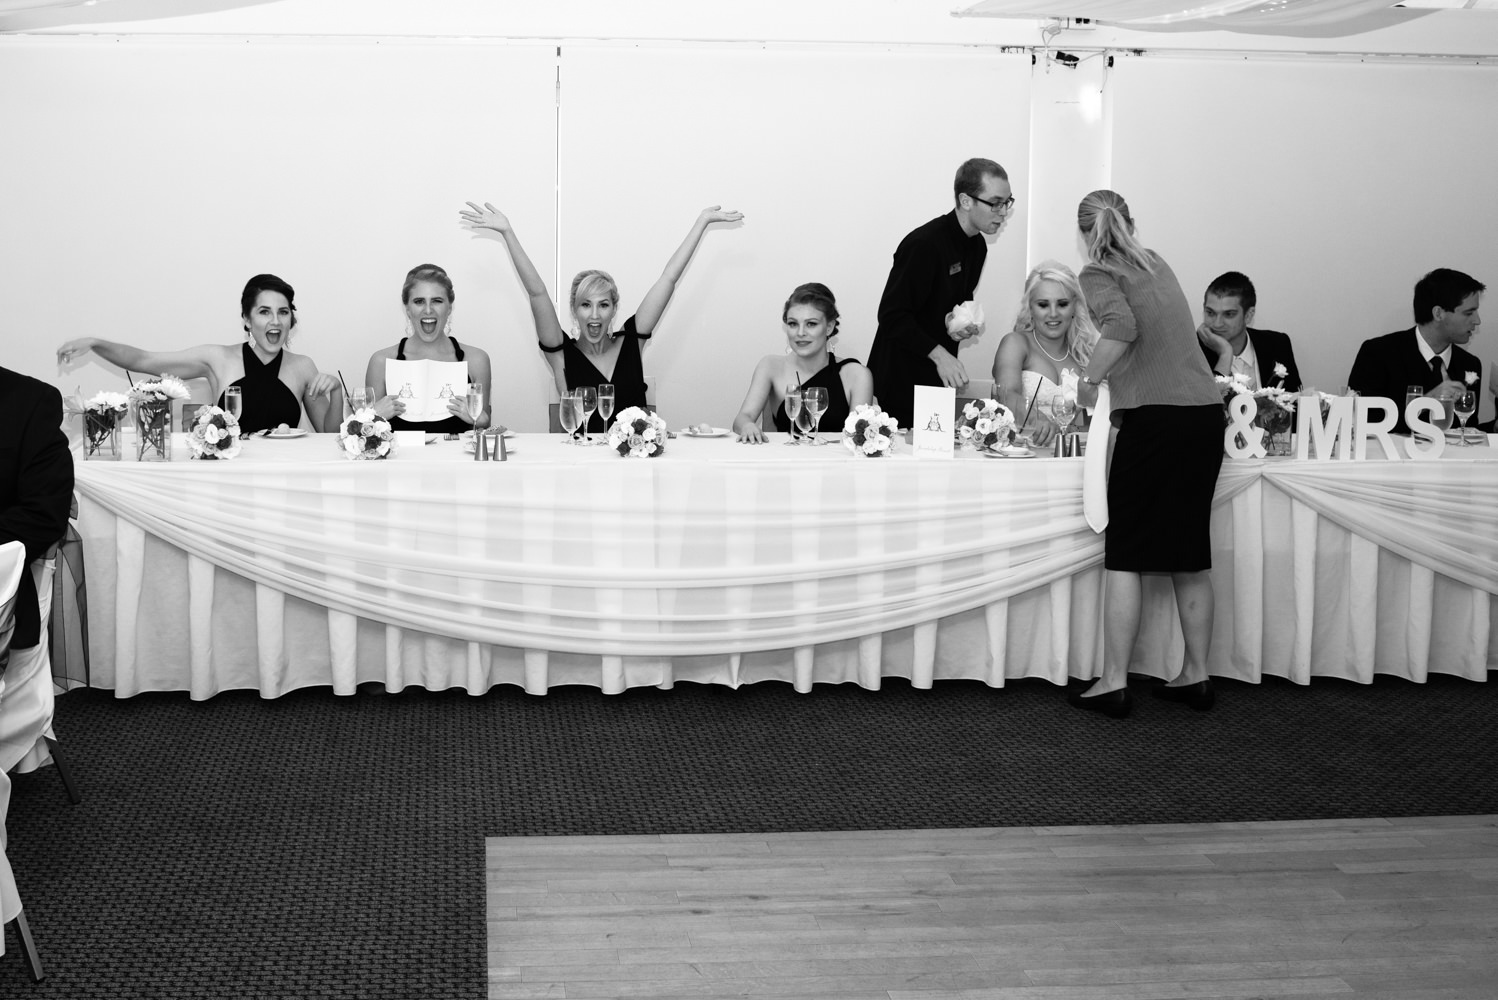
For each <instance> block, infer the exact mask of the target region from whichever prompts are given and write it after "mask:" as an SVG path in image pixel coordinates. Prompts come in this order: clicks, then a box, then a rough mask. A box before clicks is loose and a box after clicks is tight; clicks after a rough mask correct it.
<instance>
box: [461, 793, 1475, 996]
mask: <svg viewBox="0 0 1498 1000" xmlns="http://www.w3.org/2000/svg"><path fill="white" fill-rule="evenodd" d="M486 853H487V868H488V871H487V879H488V893H487V896H488V918H489V963H488V964H489V996H490V997H491V998H496V1000H497V998H506V1000H521V998H533V997H534V998H540V997H563V998H572V997H682V998H685V997H759V996H763V997H775V998H777V1000H796V998H810V997H817V998H837V1000H855V998H869V1000H874V998H877V1000H988V998H993V1000H1000V998H1002V1000H1103V998H1118V997H1123V998H1131V1000H1144V998H1172V997H1192V998H1201V997H1244V998H1261V1000H1268V998H1274V997H1300V996H1310V995H1320V994H1330V995H1337V996H1348V997H1358V998H1381V1000H1385V998H1386V1000H1393V998H1396V997H1397V998H1399V1000H1436V998H1440V1000H1455V998H1467V997H1470V998H1474V1000H1475V998H1479V997H1481V998H1492V997H1494V996H1495V995H1498V986H1495V985H1494V984H1495V983H1498V940H1495V938H1498V817H1493V816H1462V817H1451V818H1439V819H1360V820H1328V821H1305V822H1281V823H1225V824H1184V825H1166V826H1119V827H1033V828H1031V827H1027V828H1014V829H980V830H915V831H904V830H902V831H879V832H841V833H776V834H750V833H744V834H725V835H700V836H692V835H686V836H628V837H516V838H493V839H490V840H489V841H488V842H487V852H486Z"/></svg>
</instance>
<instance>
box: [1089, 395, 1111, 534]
mask: <svg viewBox="0 0 1498 1000" xmlns="http://www.w3.org/2000/svg"><path fill="white" fill-rule="evenodd" d="M1110 409H1111V408H1110V406H1109V403H1108V386H1107V385H1106V384H1104V385H1100V386H1098V390H1097V402H1096V403H1095V404H1093V407H1092V423H1091V424H1089V425H1088V427H1087V454H1086V455H1084V456H1082V463H1083V464H1082V515H1083V516H1084V517H1086V518H1087V526H1088V527H1089V528H1091V529H1092V530H1093V531H1095V532H1097V533H1098V534H1102V533H1103V529H1104V528H1106V527H1108V433H1109V431H1110V430H1111V429H1112V420H1110V419H1109V417H1110Z"/></svg>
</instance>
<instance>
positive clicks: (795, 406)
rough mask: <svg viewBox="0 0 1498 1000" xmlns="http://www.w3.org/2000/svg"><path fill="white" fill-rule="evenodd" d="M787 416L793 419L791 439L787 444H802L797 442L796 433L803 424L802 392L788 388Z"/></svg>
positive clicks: (786, 396)
mask: <svg viewBox="0 0 1498 1000" xmlns="http://www.w3.org/2000/svg"><path fill="white" fill-rule="evenodd" d="M785 415H786V416H787V417H790V418H791V438H790V440H789V441H787V442H786V444H800V443H801V442H800V441H797V440H796V431H797V430H798V429H799V427H800V424H801V390H800V389H799V388H797V389H791V388H787V389H786V390H785Z"/></svg>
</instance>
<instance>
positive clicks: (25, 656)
mask: <svg viewBox="0 0 1498 1000" xmlns="http://www.w3.org/2000/svg"><path fill="white" fill-rule="evenodd" d="M56 552H57V547H56V546H53V548H52V549H51V550H50V551H49V552H48V553H47V554H46V555H45V556H44V557H42V558H39V559H36V560H33V561H32V562H31V563H30V565H28V566H27V567H26V568H25V572H28V573H30V574H31V575H32V579H33V582H34V583H35V585H36V594H37V601H38V604H39V609H38V610H39V613H40V615H41V621H42V622H47V621H48V620H49V619H50V618H51V613H52V598H53V589H54V588H53V586H52V578H53V573H54V572H55V570H56V564H57V555H56ZM54 706H55V690H54V683H53V678H52V660H51V645H50V642H49V637H48V634H47V629H46V628H43V629H42V631H41V636H40V637H39V639H38V641H37V643H36V645H34V646H31V647H29V648H27V649H13V650H11V651H10V666H9V667H8V668H7V669H6V671H5V694H4V697H3V698H0V771H14V772H17V773H21V774H24V773H26V772H28V771H34V770H36V769H37V768H39V767H45V766H46V765H48V764H55V765H57V770H58V776H59V777H61V778H62V781H63V787H64V789H65V790H66V791H67V794H68V798H69V800H71V801H72V802H73V803H74V804H77V802H78V801H79V794H78V788H77V785H76V784H75V783H74V782H73V777H72V774H71V772H70V771H69V770H68V766H67V763H66V761H64V760H63V758H62V756H61V754H60V751H59V750H58V747H57V742H56V736H55V734H54V733H53V731H52V714H53V710H54Z"/></svg>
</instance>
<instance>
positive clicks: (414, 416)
mask: <svg viewBox="0 0 1498 1000" xmlns="http://www.w3.org/2000/svg"><path fill="white" fill-rule="evenodd" d="M385 391H386V392H387V393H389V394H390V395H392V396H395V397H397V398H399V399H400V400H401V401H402V402H403V403H405V404H406V409H405V412H403V413H402V414H401V418H402V419H403V420H419V421H428V420H446V419H447V418H448V417H450V416H452V413H451V411H449V410H448V408H447V403H448V400H451V399H455V398H456V399H461V398H463V397H465V396H466V395H468V363H467V362H465V361H425V360H424V361H396V360H395V359H393V358H386V359H385Z"/></svg>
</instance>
